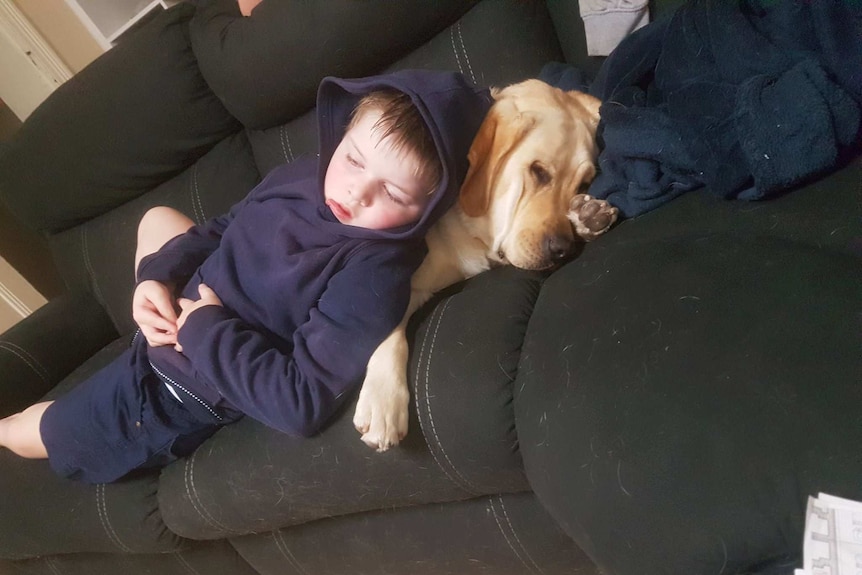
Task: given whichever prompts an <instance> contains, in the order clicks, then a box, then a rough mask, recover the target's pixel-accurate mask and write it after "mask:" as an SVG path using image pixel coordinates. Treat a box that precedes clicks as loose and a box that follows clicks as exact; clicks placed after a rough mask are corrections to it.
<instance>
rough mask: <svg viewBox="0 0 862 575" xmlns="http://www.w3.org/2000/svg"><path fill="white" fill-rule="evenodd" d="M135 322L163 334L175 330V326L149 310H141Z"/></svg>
mask: <svg viewBox="0 0 862 575" xmlns="http://www.w3.org/2000/svg"><path fill="white" fill-rule="evenodd" d="M135 321H136V322H137V323H138V325H140V324H144V325H146V326H149V327H152V328H153V329H156V330H161V331H164V332H172V331H175V330H176V324H175V323H174V322H172V321H170V320H167V319H165V318H164V317H162V316H161V315H159V314H158V313H156V312H154V311H151V310H147V309H144V310H141V311H140V313H139V314H138V317H136V318H135Z"/></svg>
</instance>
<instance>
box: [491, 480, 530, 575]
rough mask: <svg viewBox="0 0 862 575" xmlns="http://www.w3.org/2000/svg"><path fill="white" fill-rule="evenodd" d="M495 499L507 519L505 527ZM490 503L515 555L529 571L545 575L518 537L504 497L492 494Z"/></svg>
mask: <svg viewBox="0 0 862 575" xmlns="http://www.w3.org/2000/svg"><path fill="white" fill-rule="evenodd" d="M494 499H496V500H497V501H498V502H499V503H500V510H501V512H502V515H503V519H505V524H506V527H504V526H503V523H502V522H501V521H500V515H499V514H498V513H497V508H496V506H495V505H494ZM488 503H489V504H490V506H491V512H492V513H493V514H494V520H495V521H496V522H497V527H498V528H499V529H500V533H502V534H503V538H504V539H505V540H506V543H507V544H508V545H509V548H510V549H511V550H512V553H514V554H515V556H516V557H517V558H518V559H519V560H520V561H521V563H523V565H524V567H526V568H527V570H528V571H530V572H531V573H539V574H540V575H544V571H542V568H541V567H539V565H538V564H537V563H536V562H535V561H534V560H533V558H532V557H531V556H530V554H529V553H528V552H527V548H526V547H524V544H523V543H522V542H521V539H520V537H518V534H517V533H516V532H515V527H514V526H513V525H512V522H511V521H510V520H509V514H508V513H507V512H506V505H505V503H503V498H502V497H501V496H499V495H496V496H492V497H489V498H488ZM507 528H508V529H507ZM507 532H508V533H510V534H511V535H512V538H513V539H514V540H515V543H517V544H518V547H519V548H520V549H521V552H523V555H524V556H525V557H526V558H527V559H529V560H530V562H529V563H527V561H525V560H524V557H523V556H522V555H521V552H519V551H518V549H516V548H515V545H514V543H512V540H510V539H509V535H507V534H506V533H507Z"/></svg>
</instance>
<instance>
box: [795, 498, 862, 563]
mask: <svg viewBox="0 0 862 575" xmlns="http://www.w3.org/2000/svg"><path fill="white" fill-rule="evenodd" d="M795 574H796V575H862V502H859V501H850V500H849V499H841V498H840V497H835V496H833V495H827V494H826V493H821V494H819V495H818V496H817V498H816V499H815V498H814V497H809V498H808V510H807V512H806V514H805V537H804V540H803V568H802V569H797V570H796V571H795Z"/></svg>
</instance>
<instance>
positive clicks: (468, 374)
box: [159, 268, 542, 539]
mask: <svg viewBox="0 0 862 575" xmlns="http://www.w3.org/2000/svg"><path fill="white" fill-rule="evenodd" d="M541 280H542V276H541V275H539V274H536V273H528V272H521V271H518V270H515V269H513V268H501V269H498V270H494V271H492V272H490V273H487V274H483V275H481V276H478V277H477V278H475V279H474V280H473V281H471V282H468V283H467V284H466V285H464V286H457V287H458V288H461V287H463V289H462V290H460V291H457V289H455V290H452V291H453V292H455V293H452V292H450V293H448V295H447V296H445V297H444V296H441V297H438V298H437V299H436V300H434V302H433V303H434V304H437V305H433V304H432V306H429V307H427V308H425V310H426V311H425V313H422V312H420V314H421V315H420V316H418V317H417V318H416V320H417V322H416V323H414V324H413V325H412V328H411V340H412V341H414V342H416V343H415V345H414V347H413V349H412V353H411V359H410V380H411V386H412V389H411V392H412V393H411V397H412V401H411V405H410V432H409V433H408V435H407V438H406V439H405V440H404V441H403V442H402V444H401V445H400V446H399V447H397V448H394V449H392V450H390V451H388V452H386V453H383V454H378V453H375V452H374V451H372V450H371V449H370V448H368V447H366V446H365V445H364V444H363V443H362V442H361V441H360V439H359V434H358V433H357V432H356V430H355V429H354V428H353V423H352V420H353V411H354V409H355V406H356V402H355V399H354V400H353V401H351V402H348V403H347V404H345V406H344V407H343V409H342V410H341V411H340V412H339V413H338V414H337V415H336V416H335V419H334V420H333V422H332V423H331V424H330V425H329V426H328V427H326V428H325V429H324V430H323V431H322V432H321V433H320V434H318V435H317V436H315V437H312V438H308V439H304V438H295V437H290V436H288V435H285V434H282V433H279V432H277V431H274V430H271V429H268V428H266V427H265V426H263V425H262V424H259V423H257V422H255V421H253V420H251V419H249V418H245V419H243V420H241V421H239V422H238V423H236V424H233V425H230V426H227V427H225V428H223V429H221V430H220V431H219V432H217V433H216V435H215V436H213V437H212V438H210V439H209V440H208V441H207V442H206V443H205V444H204V445H203V446H201V448H199V449H198V450H197V452H195V453H194V454H193V455H192V456H191V457H190V458H189V459H187V460H183V461H178V462H176V463H174V464H172V465H170V466H168V467H167V468H165V470H164V471H163V473H162V480H161V487H160V489H159V499H160V502H161V503H160V508H161V509H162V513H163V515H164V517H165V520H166V522H167V524H168V525H169V526H170V529H171V530H172V531H174V532H175V533H178V534H180V535H183V536H186V537H190V538H195V539H199V538H218V537H225V536H233V535H240V534H246V533H252V532H261V531H268V530H271V529H276V528H280V527H284V526H289V525H296V524H299V523H304V522H306V521H311V520H314V519H319V518H321V517H329V516H334V515H343V514H347V513H356V512H360V511H369V510H374V509H380V508H387V507H399V506H407V505H416V504H422V503H433V502H445V501H457V500H462V499H467V498H470V497H474V496H477V495H485V494H492V493H506V492H517V491H524V490H527V489H528V485H527V483H526V481H525V478H524V474H523V471H522V466H521V460H520V455H519V454H518V441H517V437H516V434H515V429H514V415H513V412H512V393H513V391H512V382H513V380H514V376H515V370H516V369H517V365H518V358H519V351H520V346H521V342H522V341H523V337H524V331H525V330H526V326H527V321H528V319H529V317H530V312H531V311H532V307H533V303H534V301H535V298H536V296H537V294H538V291H539V286H540V284H541ZM477 317H479V318H482V320H481V321H476V320H475V318H477ZM413 329H418V331H417V332H415V333H413V332H412V330H413Z"/></svg>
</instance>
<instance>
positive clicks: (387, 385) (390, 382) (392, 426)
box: [353, 290, 432, 452]
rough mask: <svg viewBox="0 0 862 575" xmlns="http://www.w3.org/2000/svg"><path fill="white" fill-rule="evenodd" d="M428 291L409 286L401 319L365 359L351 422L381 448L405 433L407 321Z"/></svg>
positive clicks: (365, 438) (364, 437) (365, 439)
mask: <svg viewBox="0 0 862 575" xmlns="http://www.w3.org/2000/svg"><path fill="white" fill-rule="evenodd" d="M431 295H432V294H431V293H430V292H422V291H417V290H411V293H410V303H409V304H408V306H407V312H406V313H405V314H404V319H402V320H401V323H400V324H398V327H396V328H395V329H394V330H393V331H392V333H390V334H389V337H387V338H386V339H385V340H383V343H381V344H380V345H379V346H378V347H377V349H376V350H375V351H374V353H373V354H372V356H371V358H370V359H369V360H368V369H367V371H366V372H365V381H364V382H363V383H362V389H361V390H360V392H359V401H358V402H357V404H356V412H355V413H354V415H353V425H354V426H355V427H356V430H357V431H359V433H361V434H362V441H363V442H364V443H365V444H366V445H368V446H369V447H372V448H374V449H376V450H377V451H378V452H383V451H386V450H387V449H389V448H390V447H394V446H396V445H398V443H399V442H400V441H401V440H402V439H404V436H405V435H407V419H408V409H407V408H408V404H409V403H410V388H409V386H408V385H407V360H408V353H409V348H408V344H407V322H408V320H409V319H410V316H412V315H413V313H414V312H415V311H416V310H417V309H419V307H420V306H421V305H422V304H424V303H425V302H426V301H428V299H429V298H430V297H431Z"/></svg>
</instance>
